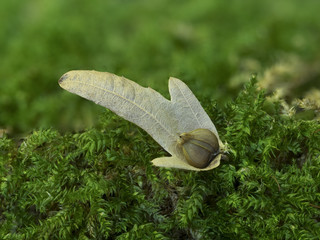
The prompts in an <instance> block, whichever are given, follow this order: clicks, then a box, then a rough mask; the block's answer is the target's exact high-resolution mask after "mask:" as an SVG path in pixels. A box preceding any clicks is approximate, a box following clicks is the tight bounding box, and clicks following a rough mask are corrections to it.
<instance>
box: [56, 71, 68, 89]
mask: <svg viewBox="0 0 320 240" xmlns="http://www.w3.org/2000/svg"><path fill="white" fill-rule="evenodd" d="M68 77H69V74H68V73H65V74H63V75H62V77H61V78H60V79H59V81H58V83H59V85H60V87H62V84H63V82H64V80H66V79H67V78H68Z"/></svg>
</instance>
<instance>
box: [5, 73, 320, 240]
mask: <svg viewBox="0 0 320 240" xmlns="http://www.w3.org/2000/svg"><path fill="white" fill-rule="evenodd" d="M255 83H256V79H255V77H253V78H252V79H251V81H250V83H248V84H247V85H246V87H245V88H244V89H243V90H242V91H241V92H240V94H239V95H238V97H237V98H236V100H235V101H233V102H229V103H228V104H226V105H225V106H224V107H223V108H222V107H218V106H217V105H216V104H215V103H212V102H210V100H206V99H204V100H203V101H202V104H203V105H204V106H205V107H206V110H207V111H208V112H209V115H210V116H211V117H212V120H213V121H214V123H215V124H216V126H217V129H218V130H219V133H220V137H221V139H222V141H224V142H227V143H228V147H229V153H228V160H227V161H224V162H222V163H221V166H219V167H218V168H216V169H214V170H212V171H208V172H189V171H182V170H175V169H165V168H157V167H153V166H152V165H151V163H150V161H151V160H152V159H153V158H155V157H159V156H163V155H166V153H165V152H164V151H163V150H162V149H161V147H160V146H159V145H158V144H156V142H155V141H154V140H153V139H151V137H150V136H149V135H147V134H146V133H145V132H144V131H142V130H141V129H139V128H138V127H136V126H135V125H133V124H131V123H128V122H126V121H124V120H122V119H120V118H119V117H117V116H115V115H114V114H113V113H111V112H110V111H106V112H105V113H104V114H103V115H101V118H100V124H99V125H98V126H97V127H96V128H92V129H89V130H86V131H84V132H82V133H76V134H71V133H70V134H63V135H61V134H60V133H59V132H57V131H55V130H53V129H48V130H40V131H34V132H33V133H32V134H30V135H29V136H27V137H26V138H25V139H23V140H22V141H21V142H20V143H19V146H17V145H16V144H18V143H15V142H16V141H13V140H12V139H9V138H8V137H3V138H0V151H1V155H0V160H1V161H0V169H1V172H0V174H1V183H0V186H1V193H0V203H1V205H0V212H1V217H0V236H1V239H231V238H234V239H250V238H251V239H317V238H318V236H320V223H319V221H320V219H319V205H320V195H319V190H320V176H319V168H320V157H319V156H320V131H319V129H320V124H319V122H317V121H315V120H312V121H305V120H298V119H297V118H295V117H290V116H286V115H283V114H282V113H281V105H280V104H278V103H273V104H274V106H273V109H274V111H273V112H272V115H269V114H268V113H266V112H265V110H264V106H265V101H266V99H265V95H264V93H263V91H259V90H257V87H256V84H255ZM269 104H270V103H269Z"/></svg>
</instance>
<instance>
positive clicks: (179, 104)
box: [59, 70, 223, 171]
mask: <svg viewBox="0 0 320 240" xmlns="http://www.w3.org/2000/svg"><path fill="white" fill-rule="evenodd" d="M59 84H60V86H61V87H62V88H64V89H66V90H68V91H69V92H72V93H75V94H77V95H79V96H81V97H84V98H86V99H89V100H91V101H94V102H95V103H96V104H99V105H101V106H104V107H106V108H108V109H110V110H111V111H113V112H114V113H116V114H117V115H119V116H121V117H123V118H124V119H126V120H128V121H130V122H133V123H135V124H136V125H138V126H139V127H141V128H142V129H144V130H145V131H146V132H148V133H149V134H150V135H151V137H152V138H153V139H154V140H156V141H157V142H158V143H159V144H160V145H161V146H162V147H163V148H164V149H165V150H166V151H167V152H169V153H170V154H171V155H172V156H171V157H160V158H156V159H154V160H153V161H152V162H153V164H154V165H156V166H159V167H172V168H180V169H188V170H194V171H205V170H210V169H213V168H215V167H217V166H219V164H220V158H221V155H218V156H217V157H216V158H215V159H214V160H213V161H212V162H211V164H210V165H209V166H208V167H206V168H203V169H199V168H195V167H193V166H190V165H189V164H188V163H187V161H186V159H185V158H184V156H183V154H182V153H181V150H180V149H179V147H177V141H178V138H179V135H180V134H181V133H184V132H189V131H192V130H195V129H198V128H206V129H209V130H211V131H212V132H213V133H214V134H215V135H216V136H217V138H218V139H219V135H218V132H217V130H216V128H215V126H214V124H213V123H212V121H211V120H210V118H209V116H208V115H207V113H206V112H205V111H204V109H203V108H202V107H201V105H200V103H199V101H198V100H197V98H196V97H195V96H194V94H193V93H192V92H191V90H190V89H189V88H188V86H187V85H186V84H185V83H183V82H182V81H181V80H179V79H177V78H172V77H171V78H170V79H169V91H170V96H171V101H169V100H167V99H166V98H164V97H163V96H162V95H161V94H160V93H158V92H156V91H155V90H153V89H151V88H145V87H142V86H140V85H139V84H137V83H135V82H133V81H131V80H129V79H126V78H124V77H120V76H116V75H114V74H111V73H107V72H97V71H85V70H79V71H70V72H67V73H65V74H64V75H63V76H62V77H61V78H60V80H59ZM219 143H220V148H222V146H223V145H222V143H221V141H220V139H219Z"/></svg>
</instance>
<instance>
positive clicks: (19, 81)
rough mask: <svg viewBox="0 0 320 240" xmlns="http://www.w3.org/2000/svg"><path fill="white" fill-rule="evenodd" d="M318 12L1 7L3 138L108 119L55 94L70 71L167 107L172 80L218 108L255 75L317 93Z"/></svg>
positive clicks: (255, 5) (279, 7)
mask: <svg viewBox="0 0 320 240" xmlns="http://www.w3.org/2000/svg"><path fill="white" fill-rule="evenodd" d="M319 10H320V1H318V0H314V1H312V0H310V1H304V2H303V3H302V2H301V1H299V0H283V1H267V0H264V1H254V0H246V1H237V0H230V1H213V0H200V1H191V0H189V1H178V0H176V1H173V0H161V1H160V0H153V1H147V0H137V1H132V0H131V1H129V0H117V1H115V0H110V1H81V0H77V1H75V0H70V1H63V0H55V1H49V0H47V1H46V0H30V1H17V0H11V1H0V29H1V30H0V56H1V58H0V79H1V87H0V129H5V130H7V131H9V134H12V135H23V134H26V133H28V132H31V131H32V130H33V129H38V128H48V127H54V128H57V129H59V130H61V131H65V130H68V131H69V130H71V131H72V130H80V129H83V128H87V127H90V126H93V125H94V124H95V123H96V120H97V119H98V118H99V113H101V112H103V111H104V109H103V108H102V107H99V106H97V105H95V104H93V103H92V102H89V101H87V100H84V99H81V98H80V97H79V96H76V95H72V94H70V93H68V92H66V91H64V90H62V89H61V88H60V87H59V85H58V79H59V78H60V76H61V75H62V74H63V73H65V72H67V71H69V70H73V69H94V70H98V71H108V72H112V73H115V74H117V75H123V76H126V77H127V78H129V79H131V80H134V81H136V82H138V83H139V84H141V85H143V86H150V87H152V88H154V89H155V90H157V91H160V92H161V93H162V94H164V95H165V96H166V97H168V96H169V95H168V89H167V84H168V78H169V77H170V76H174V77H177V78H180V79H181V80H183V81H184V82H186V83H187V84H188V85H189V86H190V88H191V89H192V90H193V92H194V93H195V95H196V96H198V97H204V98H206V97H209V98H212V99H215V100H217V101H218V103H220V104H223V103H224V102H226V101H227V100H230V99H232V98H233V97H234V96H236V93H237V92H238V91H239V89H240V88H241V87H242V83H243V82H244V81H246V80H247V79H249V77H250V75H251V73H253V72H256V73H258V77H259V78H260V80H261V81H265V83H266V84H264V86H265V87H267V88H268V87H269V86H270V88H272V87H274V88H277V87H279V86H282V87H283V89H287V91H286V92H285V94H284V97H286V98H288V99H290V98H293V97H303V93H304V92H306V91H309V90H310V89H313V88H316V87H320V86H319V85H320V84H319V82H320V79H319V69H320V67H319V66H320V47H319V43H320V31H319V30H320V21H319V19H320V18H319ZM269 82H270V84H269ZM279 84H280V85H279ZM288 89H289V90H288ZM271 90H272V89H271Z"/></svg>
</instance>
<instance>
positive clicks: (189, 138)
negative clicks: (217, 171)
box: [178, 128, 220, 168]
mask: <svg viewBox="0 0 320 240" xmlns="http://www.w3.org/2000/svg"><path fill="white" fill-rule="evenodd" d="M178 144H179V145H180V147H181V149H182V153H183V155H184V157H185V158H186V160H187V161H188V163H189V164H190V165H191V166H194V167H196V168H205V167H207V166H208V165H209V164H210V163H211V162H212V160H213V159H214V158H215V157H216V156H217V155H218V154H220V152H219V150H220V148H219V140H218V138H217V136H216V135H215V134H214V133H213V132H211V131H210V130H208V129H204V128H199V129H196V130H193V131H190V132H187V133H182V134H181V135H180V140H179V141H178Z"/></svg>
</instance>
